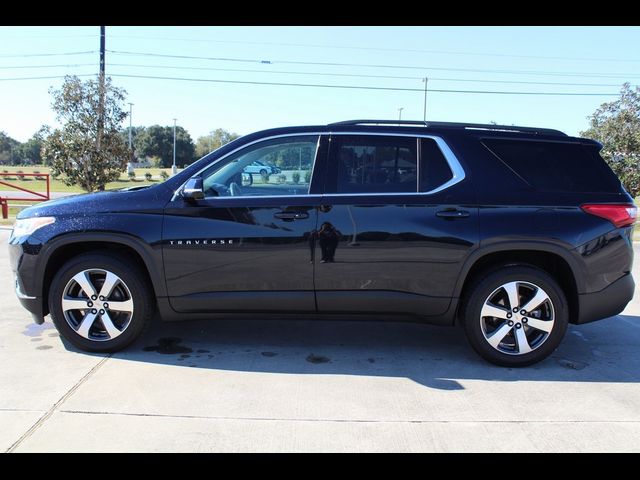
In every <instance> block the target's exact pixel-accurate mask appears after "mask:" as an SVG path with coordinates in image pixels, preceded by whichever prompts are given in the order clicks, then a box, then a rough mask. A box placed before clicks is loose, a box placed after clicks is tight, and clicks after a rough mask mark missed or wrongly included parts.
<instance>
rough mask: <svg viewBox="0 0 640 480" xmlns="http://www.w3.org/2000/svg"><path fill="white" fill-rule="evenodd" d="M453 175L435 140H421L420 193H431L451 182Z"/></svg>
mask: <svg viewBox="0 0 640 480" xmlns="http://www.w3.org/2000/svg"><path fill="white" fill-rule="evenodd" d="M452 177H453V173H452V172H451V168H449V164H448V163H447V160H446V159H445V158H444V155H443V154H442V151H441V150H440V147H438V144H437V143H436V141H435V140H433V139H431V138H423V139H421V140H420V191H421V192H429V191H431V190H434V189H436V188H438V187H439V186H440V185H444V184H445V183H446V182H448V181H449V180H451V178H452Z"/></svg>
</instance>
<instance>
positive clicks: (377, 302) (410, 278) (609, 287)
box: [9, 120, 636, 366]
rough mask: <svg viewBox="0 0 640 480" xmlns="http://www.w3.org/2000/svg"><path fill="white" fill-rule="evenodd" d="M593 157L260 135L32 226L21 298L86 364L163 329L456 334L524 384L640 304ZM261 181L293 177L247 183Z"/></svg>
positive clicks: (425, 135)
mask: <svg viewBox="0 0 640 480" xmlns="http://www.w3.org/2000/svg"><path fill="white" fill-rule="evenodd" d="M600 148H601V145H600V144H598V143H597V142H595V141H592V140H587V139H582V138H573V137H569V136H567V135H565V134H564V133H562V132H559V131H557V130H549V129H541V128H525V127H515V126H500V125H477V124H457V123H436V122H427V123H425V122H407V121H404V122H400V121H393V122H391V121H380V120H355V121H347V122H339V123H334V124H330V125H322V126H305V127H290V128H277V129H272V130H266V131H262V132H258V133H254V134H251V135H247V136H244V137H242V138H239V139H237V140H235V141H233V142H231V143H229V144H227V145H225V146H224V147H222V148H220V149H218V150H216V151H214V152H212V153H210V154H208V155H207V156H205V157H203V158H202V159H200V160H199V161H197V162H195V163H194V164H193V165H191V166H189V167H188V168H186V169H185V170H184V171H182V172H181V173H179V174H177V175H175V176H174V177H172V178H170V179H169V180H167V181H166V182H164V183H161V184H158V185H155V186H150V187H137V188H136V187H134V188H129V189H124V190H116V191H106V192H99V193H95V194H90V195H78V196H73V197H67V198H63V199H60V200H55V201H50V202H47V203H43V204H41V205H38V206H34V207H31V208H28V209H26V210H23V211H22V213H20V215H19V216H18V220H17V222H16V225H15V228H14V230H13V232H12V236H11V238H10V240H9V244H10V247H9V248H10V250H11V260H12V265H13V269H14V271H15V272H16V292H17V295H18V298H19V299H20V301H21V302H22V304H23V305H24V306H25V307H26V308H27V309H28V310H29V311H30V312H32V314H33V318H34V320H35V321H36V322H37V323H42V322H43V321H44V320H43V318H44V316H45V315H47V314H48V313H50V314H51V318H52V319H53V322H54V323H55V325H56V327H57V328H58V330H59V331H60V334H61V335H63V336H64V337H65V338H66V339H67V340H69V341H70V342H71V343H72V344H74V345H76V346H77V347H79V348H81V349H84V350H89V351H98V352H112V351H115V350H119V349H121V348H124V347H125V346H127V345H129V344H130V343H131V342H132V341H133V340H134V339H135V338H136V337H138V336H139V335H140V333H141V332H142V331H143V329H144V328H145V326H146V325H147V324H148V323H149V322H150V320H151V318H152V316H153V315H154V313H155V312H158V313H159V316H160V317H161V318H162V319H164V320H185V319H189V318H215V317H220V316H222V317H227V318H228V317H232V316H234V315H235V316H240V314H245V315H246V314H247V313H255V314H262V315H264V314H269V313H271V314H278V315H283V314H295V315H289V316H296V317H299V316H301V315H303V314H326V313H335V314H339V315H340V316H341V318H355V317H361V318H365V319H373V318H393V319H396V320H415V321H421V322H429V323H434V324H440V325H453V324H455V323H459V324H461V325H462V326H463V327H464V329H465V332H466V334H467V337H468V339H469V342H470V343H471V345H472V347H473V348H474V349H475V350H476V351H477V352H478V353H479V354H480V355H481V356H482V357H484V358H485V359H487V360H489V361H491V362H494V363H497V364H500V365H507V366H524V365H529V364H532V363H534V362H537V361H539V360H541V359H543V358H545V357H546V356H548V355H549V354H550V353H551V352H552V351H553V350H554V349H555V348H556V347H557V346H558V344H559V343H560V341H561V339H562V337H563V335H564V333H565V331H566V328H567V324H568V323H578V324H579V323H585V322H590V321H593V320H598V319H601V318H605V317H609V316H612V315H615V314H617V313H619V312H620V311H622V309H623V308H624V307H625V305H626V304H627V303H628V302H629V301H630V300H631V298H632V296H633V291H634V282H633V279H632V277H631V273H630V271H631V263H632V257H633V249H632V238H631V235H632V225H633V223H634V221H635V218H636V208H635V207H634V205H633V199H632V198H631V197H630V196H629V195H628V194H627V192H626V191H625V190H624V188H623V187H622V186H621V184H620V181H619V180H618V178H617V177H616V176H615V174H614V173H613V172H612V171H611V170H610V169H609V167H608V166H607V165H606V163H605V162H604V161H603V159H602V158H601V157H600V155H599V150H600ZM255 161H261V162H263V163H265V164H274V165H277V166H278V167H279V168H280V169H281V172H280V174H278V175H263V176H251V175H250V174H248V173H246V172H244V169H245V167H246V166H248V165H251V164H252V163H253V162H255ZM285 316H286V315H285Z"/></svg>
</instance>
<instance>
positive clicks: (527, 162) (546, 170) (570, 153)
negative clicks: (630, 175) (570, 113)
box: [482, 139, 620, 193]
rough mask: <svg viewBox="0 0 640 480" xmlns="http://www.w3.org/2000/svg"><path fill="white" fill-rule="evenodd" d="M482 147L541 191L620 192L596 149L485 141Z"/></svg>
mask: <svg viewBox="0 0 640 480" xmlns="http://www.w3.org/2000/svg"><path fill="white" fill-rule="evenodd" d="M482 143H483V144H484V145H485V146H486V147H487V148H488V149H489V150H490V151H491V152H493V153H494V154H495V155H496V156H497V157H498V158H499V159H500V160H501V161H502V162H503V163H504V164H505V165H506V166H507V167H509V168H510V169H511V170H512V171H513V172H514V173H515V174H516V175H518V176H519V177H520V178H522V179H523V180H524V181H525V182H527V183H528V184H529V185H531V186H532V187H533V188H535V189H537V190H542V191H565V192H566V191H569V192H601V193H602V192H607V193H618V192H620V182H619V180H618V177H616V175H615V174H614V173H613V172H612V171H611V169H610V168H609V167H608V165H607V164H606V163H605V161H604V160H603V159H602V157H601V156H600V154H599V153H598V150H597V148H596V147H595V146H593V147H592V146H585V145H581V144H576V143H560V142H541V141H530V140H506V139H485V140H483V142H482Z"/></svg>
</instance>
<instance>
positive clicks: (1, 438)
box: [0, 230, 640, 452]
mask: <svg viewBox="0 0 640 480" xmlns="http://www.w3.org/2000/svg"><path fill="white" fill-rule="evenodd" d="M7 236H8V231H6V230H0V242H2V244H4V243H6V238H7ZM635 271H636V278H640V275H639V274H640V269H637V268H636V269H635ZM0 286H1V287H2V288H0V304H1V305H2V306H3V307H2V312H1V313H0V448H1V449H2V450H3V451H16V452H28V451H127V452H129V451H136V452H137V451H196V452H201V451H202V452H208V451H231V452H236V451H241V452H244V451H247V452H254V451H269V452H272V451H276V452H277V451H409V452H412V451H434V452H440V451H445V452H449V451H481V452H483V451H491V452H500V451H534V452H536V451H550V452H556V451H581V452H588V451H635V452H637V451H640V348H639V347H640V318H639V315H640V298H637V299H636V300H634V301H633V302H632V303H631V304H630V305H629V307H628V308H627V310H626V311H625V312H623V315H620V316H617V317H614V318H611V319H608V320H604V321H601V322H596V323H593V324H589V325H584V326H580V327H570V329H569V331H568V333H567V336H566V338H565V340H564V342H563V344H562V345H561V347H560V348H559V349H558V350H557V351H556V352H555V353H554V355H553V356H552V357H551V358H549V359H547V360H545V361H544V362H542V363H540V364H538V365H535V366H533V367H529V368H526V369H504V368H499V367H494V366H492V365H489V364H487V363H485V362H484V361H482V360H481V359H480V358H479V357H477V356H476V355H475V354H474V353H473V352H472V351H471V349H470V347H468V345H467V343H466V340H465V339H464V336H463V333H462V331H460V330H458V329H450V328H438V327H431V326H425V325H418V324H400V323H397V324H393V323H373V322H329V321H312V320H305V321H274V320H250V321H249V320H242V321H240V320H235V321H211V322H200V321H199V322H186V323H184V324H159V323H158V324H155V325H153V326H152V328H151V329H150V331H149V332H148V333H147V334H146V335H145V337H144V338H142V339H141V340H140V341H138V342H137V343H136V344H135V345H133V346H132V347H130V348H129V349H128V350H127V351H125V352H120V353H118V354H115V355H112V356H107V355H91V354H86V353H81V352H78V351H76V350H75V349H74V348H73V347H71V346H69V345H64V344H63V343H62V342H61V341H60V338H59V336H58V335H57V333H56V331H55V329H54V328H53V327H52V324H51V323H50V322H46V323H45V324H44V325H42V326H37V325H35V324H32V323H31V320H30V317H29V315H28V313H27V312H26V311H24V310H23V309H22V308H21V307H20V305H19V303H18V301H17V299H16V298H15V295H14V292H13V288H12V287H13V285H12V278H11V275H10V271H9V266H8V261H7V252H6V248H0Z"/></svg>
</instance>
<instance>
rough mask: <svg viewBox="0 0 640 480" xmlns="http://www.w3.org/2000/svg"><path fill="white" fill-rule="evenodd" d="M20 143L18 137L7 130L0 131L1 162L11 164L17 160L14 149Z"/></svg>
mask: <svg viewBox="0 0 640 480" xmlns="http://www.w3.org/2000/svg"><path fill="white" fill-rule="evenodd" d="M19 145H20V142H18V141H17V140H16V139H14V138H11V137H10V136H9V135H7V134H6V133H5V132H0V164H11V163H13V162H14V161H15V158H16V156H15V152H14V150H15V149H16V148H17V147H18V146H19Z"/></svg>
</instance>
